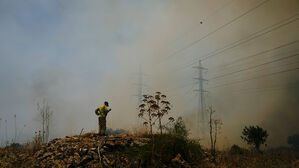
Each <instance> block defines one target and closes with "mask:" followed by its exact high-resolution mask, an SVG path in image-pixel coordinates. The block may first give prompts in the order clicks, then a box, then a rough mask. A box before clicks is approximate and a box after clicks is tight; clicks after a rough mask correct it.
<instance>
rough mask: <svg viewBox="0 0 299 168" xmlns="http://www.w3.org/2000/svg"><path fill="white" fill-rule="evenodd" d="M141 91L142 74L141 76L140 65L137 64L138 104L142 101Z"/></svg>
mask: <svg viewBox="0 0 299 168" xmlns="http://www.w3.org/2000/svg"><path fill="white" fill-rule="evenodd" d="M142 91H143V76H142V70H141V66H139V73H138V93H137V99H138V105H140V104H141V103H142Z"/></svg>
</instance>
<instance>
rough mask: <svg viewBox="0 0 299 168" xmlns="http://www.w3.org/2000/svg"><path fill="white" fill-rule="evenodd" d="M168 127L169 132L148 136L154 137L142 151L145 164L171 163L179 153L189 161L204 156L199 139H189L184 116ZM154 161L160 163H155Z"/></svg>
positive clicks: (159, 164) (197, 159)
mask: <svg viewBox="0 0 299 168" xmlns="http://www.w3.org/2000/svg"><path fill="white" fill-rule="evenodd" d="M166 129H167V131H168V133H167V134H162V135H157V134H154V135H153V136H150V135H148V136H147V137H150V138H152V141H151V142H150V143H149V144H147V145H145V146H144V147H143V149H142V152H140V153H141V155H142V156H141V157H142V160H143V166H145V167H147V166H149V167H151V166H152V167H157V166H158V167H159V166H161V165H169V164H170V162H171V160H172V159H173V158H175V157H176V156H177V155H178V154H181V156H182V158H183V159H185V160H186V161H187V162H189V163H191V162H195V161H196V162H198V161H199V160H200V158H202V156H203V151H202V149H201V146H200V144H199V141H196V140H190V139H188V134H189V131H188V130H187V128H186V125H185V123H184V121H183V119H182V117H179V118H178V119H177V120H176V122H175V123H173V125H172V126H170V127H168V128H166ZM145 136H146V135H145ZM153 163H155V164H158V165H153Z"/></svg>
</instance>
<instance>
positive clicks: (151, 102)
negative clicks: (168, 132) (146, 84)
mask: <svg viewBox="0 0 299 168" xmlns="http://www.w3.org/2000/svg"><path fill="white" fill-rule="evenodd" d="M143 98H144V99H143V100H142V101H143V103H142V104H140V105H139V109H140V110H139V114H138V117H140V118H142V119H144V120H145V122H144V123H143V124H144V125H146V126H147V125H149V129H150V134H151V135H152V134H153V125H154V124H155V122H156V120H158V121H159V130H160V134H162V128H163V125H162V118H163V117H164V116H165V114H168V112H169V111H170V109H171V108H170V106H171V104H170V103H169V101H167V100H166V95H163V94H161V92H156V94H155V95H154V96H152V95H143ZM169 121H173V118H172V117H170V118H169Z"/></svg>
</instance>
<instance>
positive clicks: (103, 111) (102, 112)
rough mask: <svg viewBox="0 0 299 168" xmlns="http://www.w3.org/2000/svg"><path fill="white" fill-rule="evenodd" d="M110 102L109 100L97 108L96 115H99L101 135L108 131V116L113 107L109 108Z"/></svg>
mask: <svg viewBox="0 0 299 168" xmlns="http://www.w3.org/2000/svg"><path fill="white" fill-rule="evenodd" d="M108 107H109V103H108V102H107V101H105V102H104V104H103V105H101V106H100V107H98V108H97V109H96V110H95V113H96V115H97V116H98V121H99V135H105V132H106V116H107V114H108V112H110V111H111V109H108Z"/></svg>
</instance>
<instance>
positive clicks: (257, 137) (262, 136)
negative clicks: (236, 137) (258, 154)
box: [241, 126, 269, 151]
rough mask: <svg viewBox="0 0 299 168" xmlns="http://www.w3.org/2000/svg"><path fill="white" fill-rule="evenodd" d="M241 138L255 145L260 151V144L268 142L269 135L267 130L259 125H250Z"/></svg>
mask: <svg viewBox="0 0 299 168" xmlns="http://www.w3.org/2000/svg"><path fill="white" fill-rule="evenodd" d="M242 134H243V136H241V138H242V139H243V140H244V141H245V142H247V144H249V145H254V147H255V149H256V150H258V151H260V146H261V145H262V144H264V143H265V142H266V139H267V137H268V136H269V135H268V133H267V131H266V130H264V129H263V128H261V127H259V126H249V127H246V126H245V128H244V129H243V132H242Z"/></svg>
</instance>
